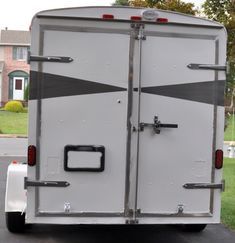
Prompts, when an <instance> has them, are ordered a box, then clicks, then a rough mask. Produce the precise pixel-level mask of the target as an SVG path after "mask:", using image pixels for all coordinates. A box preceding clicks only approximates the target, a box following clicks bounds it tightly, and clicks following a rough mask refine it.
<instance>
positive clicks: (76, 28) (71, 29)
mask: <svg viewBox="0 0 235 243" xmlns="http://www.w3.org/2000/svg"><path fill="white" fill-rule="evenodd" d="M41 26H42V29H43V31H47V30H51V31H69V32H84V33H103V34H123V35H130V34H131V30H129V29H126V30H125V29H114V28H98V27H79V26H65V25H60V26H57V25H41Z"/></svg>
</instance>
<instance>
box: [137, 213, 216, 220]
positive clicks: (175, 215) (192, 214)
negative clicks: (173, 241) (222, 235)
mask: <svg viewBox="0 0 235 243" xmlns="http://www.w3.org/2000/svg"><path fill="white" fill-rule="evenodd" d="M141 217H146V218H147V217H148V218H150V217H161V218H163V217H164V218H167V217H181V218H188V217H213V215H212V214H211V213H169V214H168V213H165V214H164V213H140V214H139V215H138V218H139V219H140V218H141Z"/></svg>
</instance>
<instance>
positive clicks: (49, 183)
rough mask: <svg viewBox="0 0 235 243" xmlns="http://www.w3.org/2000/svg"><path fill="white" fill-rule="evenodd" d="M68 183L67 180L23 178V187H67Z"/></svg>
mask: <svg viewBox="0 0 235 243" xmlns="http://www.w3.org/2000/svg"><path fill="white" fill-rule="evenodd" d="M69 185H70V183H69V182H67V181H32V180H28V178H27V177H25V178H24V189H27V187H30V186H31V187H67V186H69Z"/></svg>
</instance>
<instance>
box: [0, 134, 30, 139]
mask: <svg viewBox="0 0 235 243" xmlns="http://www.w3.org/2000/svg"><path fill="white" fill-rule="evenodd" d="M0 138H28V136H26V135H19V134H0Z"/></svg>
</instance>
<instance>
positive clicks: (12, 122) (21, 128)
mask: <svg viewBox="0 0 235 243" xmlns="http://www.w3.org/2000/svg"><path fill="white" fill-rule="evenodd" d="M27 129H28V113H15V112H10V111H0V131H1V133H3V134H22V135H27V133H28V131H27Z"/></svg>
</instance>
